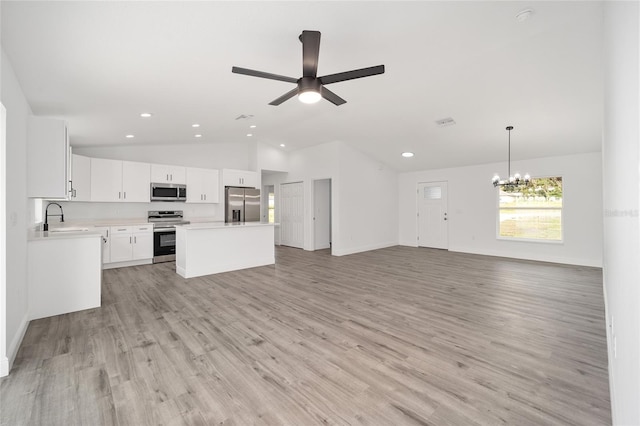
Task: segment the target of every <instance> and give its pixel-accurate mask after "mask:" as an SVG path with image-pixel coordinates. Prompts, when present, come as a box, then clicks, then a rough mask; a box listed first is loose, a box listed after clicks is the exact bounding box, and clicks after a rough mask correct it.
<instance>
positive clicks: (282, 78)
mask: <svg viewBox="0 0 640 426" xmlns="http://www.w3.org/2000/svg"><path fill="white" fill-rule="evenodd" d="M231 72H233V73H236V74H244V75H250V76H251V77H261V78H268V79H269V80H279V81H286V82H287V83H297V82H298V79H297V78H293V77H287V76H284V75H278V74H271V73H268V72H263V71H256V70H250V69H247V68H240V67H232V68H231Z"/></svg>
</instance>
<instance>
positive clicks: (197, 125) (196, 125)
mask: <svg viewBox="0 0 640 426" xmlns="http://www.w3.org/2000/svg"><path fill="white" fill-rule="evenodd" d="M191 127H200V125H199V124H198V123H195V124H192V125H191Z"/></svg>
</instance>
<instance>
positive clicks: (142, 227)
mask: <svg viewBox="0 0 640 426" xmlns="http://www.w3.org/2000/svg"><path fill="white" fill-rule="evenodd" d="M130 228H131V232H133V233H136V232H153V225H135V226H130Z"/></svg>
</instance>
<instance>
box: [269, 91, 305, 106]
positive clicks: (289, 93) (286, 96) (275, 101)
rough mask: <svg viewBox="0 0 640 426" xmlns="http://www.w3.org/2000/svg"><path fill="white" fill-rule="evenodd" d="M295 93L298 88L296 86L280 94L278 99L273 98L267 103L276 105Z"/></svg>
mask: <svg viewBox="0 0 640 426" xmlns="http://www.w3.org/2000/svg"><path fill="white" fill-rule="evenodd" d="M297 94H298V88H297V87H296V88H295V89H293V90H290V91H288V92H287V93H285V94H284V95H282V96H280V97H279V98H278V99H274V100H273V101H271V102H269V105H273V106H278V105H280V104H281V103H283V102H284V101H286V100H288V99H291V98H293V97H294V96H295V95H297Z"/></svg>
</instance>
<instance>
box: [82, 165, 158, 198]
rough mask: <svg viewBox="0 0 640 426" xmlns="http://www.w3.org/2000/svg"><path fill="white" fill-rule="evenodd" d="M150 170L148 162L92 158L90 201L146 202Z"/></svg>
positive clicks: (148, 194)
mask: <svg viewBox="0 0 640 426" xmlns="http://www.w3.org/2000/svg"><path fill="white" fill-rule="evenodd" d="M150 172H151V165H150V164H148V163H137V162H133V161H120V160H106V159H102V158H92V159H91V201H107V202H129V203H134V202H142V203H148V202H149V200H150V193H149V191H150V183H151V181H150V180H149V176H150Z"/></svg>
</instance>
